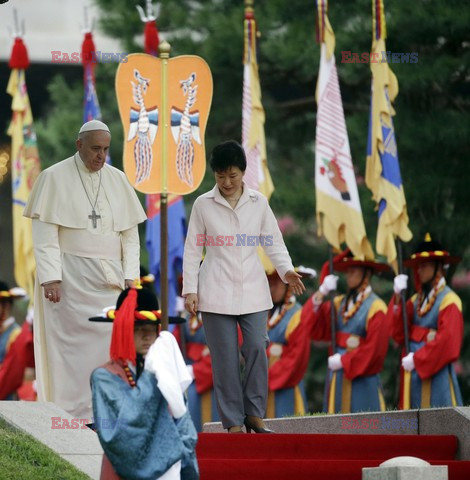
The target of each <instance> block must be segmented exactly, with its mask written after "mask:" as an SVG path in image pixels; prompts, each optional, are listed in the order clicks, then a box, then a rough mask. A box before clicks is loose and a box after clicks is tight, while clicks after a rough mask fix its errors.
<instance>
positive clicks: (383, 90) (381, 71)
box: [366, 0, 412, 270]
mask: <svg viewBox="0 0 470 480" xmlns="http://www.w3.org/2000/svg"><path fill="white" fill-rule="evenodd" d="M372 8H373V17H372V20H373V40H372V52H371V55H370V60H371V61H370V69H371V72H372V93H371V108H370V117H369V135H368V141H367V164H366V184H367V186H368V187H369V189H370V190H371V191H372V198H373V199H374V200H375V202H376V203H377V205H378V215H379V221H378V228H377V241H376V250H377V253H380V254H382V255H386V257H387V261H388V263H389V264H391V265H392V266H393V267H394V269H395V270H397V268H396V258H397V251H396V247H395V237H398V238H400V239H401V240H403V241H405V242H408V241H409V240H411V238H412V234H411V231H410V230H409V228H408V213H407V210H406V199H405V192H404V190H403V182H402V179H401V174H400V165H399V163H398V152H397V143H396V140H395V131H394V129H393V121H392V116H393V115H395V111H394V110H393V108H392V102H393V101H394V100H395V97H396V96H397V94H398V82H397V78H396V77H395V75H394V74H393V72H392V71H391V69H390V67H389V66H388V63H387V62H386V60H385V58H383V54H382V52H386V48H385V38H386V31H385V15H384V7H383V0H372Z"/></svg>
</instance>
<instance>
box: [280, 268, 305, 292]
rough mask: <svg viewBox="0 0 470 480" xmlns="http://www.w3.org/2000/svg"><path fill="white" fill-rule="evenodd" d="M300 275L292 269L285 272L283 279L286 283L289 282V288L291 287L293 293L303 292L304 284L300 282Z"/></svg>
mask: <svg viewBox="0 0 470 480" xmlns="http://www.w3.org/2000/svg"><path fill="white" fill-rule="evenodd" d="M301 278H302V275H299V274H298V273H297V272H294V270H289V271H288V272H287V273H286V274H285V279H286V281H287V283H288V284H289V286H290V288H291V289H292V292H293V293H294V295H300V294H302V293H304V292H305V285H304V284H303V283H302V280H301Z"/></svg>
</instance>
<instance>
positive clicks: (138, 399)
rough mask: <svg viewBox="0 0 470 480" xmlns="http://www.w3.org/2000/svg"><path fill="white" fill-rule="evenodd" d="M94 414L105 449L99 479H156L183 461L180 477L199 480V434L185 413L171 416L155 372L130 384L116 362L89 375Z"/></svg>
mask: <svg viewBox="0 0 470 480" xmlns="http://www.w3.org/2000/svg"><path fill="white" fill-rule="evenodd" d="M91 386H92V395H93V415H94V423H95V426H96V430H97V433H98V437H99V440H100V443H101V446H102V447H103V450H104V452H105V456H104V457H103V467H102V472H101V473H102V474H101V478H102V479H103V480H104V479H106V480H108V479H109V476H108V475H109V473H107V472H109V471H110V470H109V465H107V463H108V462H110V463H111V465H112V467H113V469H114V471H115V474H117V475H116V477H115V478H122V479H126V480H127V479H128V480H156V479H157V478H159V477H160V476H161V475H163V474H164V473H165V472H166V471H167V470H168V469H169V468H170V467H171V466H172V465H173V464H175V463H176V462H177V461H178V460H181V479H183V480H197V479H198V478H199V471H198V466H197V461H196V457H195V453H194V450H195V446H196V442H197V433H196V431H195V429H194V425H193V423H192V421H191V417H190V416H189V413H188V412H186V413H185V414H184V415H183V416H182V417H181V418H179V419H177V420H175V419H173V417H172V416H171V414H170V412H169V410H168V404H167V402H166V400H165V398H164V397H163V395H162V394H161V392H160V390H159V388H158V386H157V380H156V378H155V376H154V375H153V374H152V373H150V372H148V371H146V370H144V371H143V372H142V374H141V375H140V377H139V379H138V380H137V386H136V387H135V388H132V387H131V386H130V385H129V383H128V381H127V377H126V374H125V372H124V370H123V368H122V367H121V366H120V365H119V364H117V363H114V362H110V363H108V364H106V365H104V366H103V367H100V368H97V369H96V370H95V371H94V372H93V373H92V376H91Z"/></svg>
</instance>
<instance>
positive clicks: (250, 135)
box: [242, 6, 274, 273]
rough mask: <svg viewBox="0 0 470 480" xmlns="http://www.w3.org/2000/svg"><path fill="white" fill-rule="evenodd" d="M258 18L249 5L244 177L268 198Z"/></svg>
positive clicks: (270, 186)
mask: <svg viewBox="0 0 470 480" xmlns="http://www.w3.org/2000/svg"><path fill="white" fill-rule="evenodd" d="M256 32H257V30H256V20H255V15H254V11H253V7H251V6H247V7H246V8H245V20H244V38H245V49H244V58H243V102H242V145H243V148H244V150H245V155H246V163H247V165H246V171H245V176H244V180H245V182H246V184H247V185H248V187H249V188H252V189H253V190H258V191H259V192H261V193H262V194H263V195H264V196H265V197H266V198H267V199H268V200H269V199H270V198H271V194H272V193H273V191H274V185H273V182H272V179H271V174H270V173H269V168H268V160H267V156H266V138H265V134H264V122H265V115H264V108H263V104H262V103H261V85H260V81H259V72H258V61H257V58H256ZM258 254H259V256H260V258H261V262H262V263H263V267H264V270H265V271H266V272H268V273H271V272H273V271H274V267H273V265H272V263H271V261H270V260H269V258H268V257H267V255H266V254H265V253H264V250H263V249H262V248H261V247H259V248H258Z"/></svg>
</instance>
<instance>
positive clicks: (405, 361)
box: [401, 352, 415, 372]
mask: <svg viewBox="0 0 470 480" xmlns="http://www.w3.org/2000/svg"><path fill="white" fill-rule="evenodd" d="M414 356H415V354H414V353H413V352H410V353H409V354H408V355H407V356H406V357H403V358H402V359H401V366H402V367H403V368H404V369H405V370H406V371H407V372H411V371H413V370H414V369H415V361H414V359H413V357H414Z"/></svg>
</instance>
